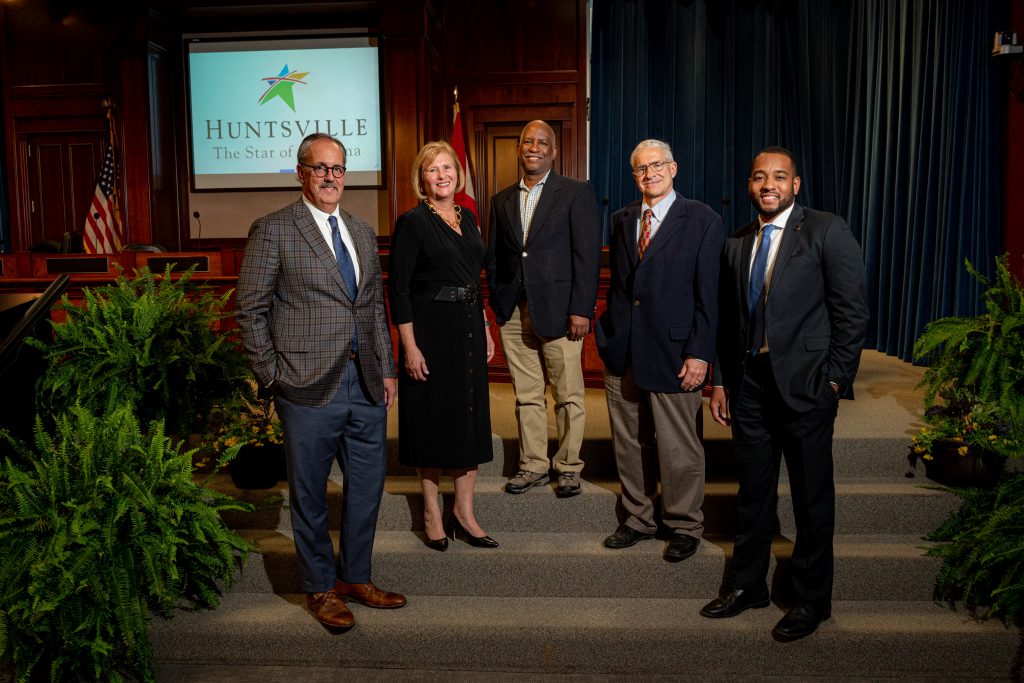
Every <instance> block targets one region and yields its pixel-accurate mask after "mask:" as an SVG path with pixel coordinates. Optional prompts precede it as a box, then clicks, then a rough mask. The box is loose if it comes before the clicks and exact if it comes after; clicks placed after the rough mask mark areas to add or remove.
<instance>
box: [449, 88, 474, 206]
mask: <svg viewBox="0 0 1024 683" xmlns="http://www.w3.org/2000/svg"><path fill="white" fill-rule="evenodd" d="M452 149H454V150H455V156H456V157H457V160H458V162H459V163H460V164H462V169H463V170H464V171H465V172H466V186H465V187H464V188H462V192H458V193H456V194H455V203H456V204H459V205H461V206H463V207H465V208H467V209H469V210H470V211H472V212H473V215H474V216H475V217H476V223H477V225H480V214H479V212H478V211H477V209H476V190H474V189H473V173H472V171H470V169H469V155H467V154H466V142H465V140H464V139H463V137H462V119H461V117H460V116H459V103H458V102H456V103H455V120H454V121H453V122H452Z"/></svg>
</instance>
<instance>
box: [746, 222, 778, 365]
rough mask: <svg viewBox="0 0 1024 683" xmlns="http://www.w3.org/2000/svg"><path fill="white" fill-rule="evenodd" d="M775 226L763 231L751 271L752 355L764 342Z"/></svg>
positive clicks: (749, 299)
mask: <svg viewBox="0 0 1024 683" xmlns="http://www.w3.org/2000/svg"><path fill="white" fill-rule="evenodd" d="M774 230H775V226H774V225H772V224H771V223H769V224H768V225H766V226H764V228H763V229H762V231H761V244H760V245H759V246H758V248H757V255H756V256H755V257H754V267H753V268H751V270H750V291H749V292H748V293H747V303H748V304H749V305H750V332H751V334H750V353H752V354H756V353H757V352H758V350H759V349H760V348H761V345H762V343H763V342H764V302H765V288H764V285H765V276H766V275H767V272H768V252H769V251H771V248H772V240H771V236H772V231H774Z"/></svg>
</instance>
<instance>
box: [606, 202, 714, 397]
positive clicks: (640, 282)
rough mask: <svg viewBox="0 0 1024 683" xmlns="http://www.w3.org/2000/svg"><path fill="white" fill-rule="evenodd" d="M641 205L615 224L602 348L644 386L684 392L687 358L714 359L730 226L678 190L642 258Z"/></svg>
mask: <svg viewBox="0 0 1024 683" xmlns="http://www.w3.org/2000/svg"><path fill="white" fill-rule="evenodd" d="M641 205H642V204H641V202H634V203H633V204H629V205H627V206H625V207H624V208H622V209H620V210H619V211H617V212H615V214H614V215H613V216H612V219H611V244H610V245H609V256H610V259H609V260H610V266H611V282H610V284H609V287H608V306H607V308H606V309H605V312H604V313H603V314H602V316H601V318H600V320H598V322H597V326H596V328H595V337H596V340H597V348H598V351H599V353H600V354H601V359H602V360H603V361H604V364H605V366H606V367H607V368H608V370H609V371H610V372H611V373H613V374H615V375H618V376H620V377H621V376H622V375H624V374H625V372H626V369H627V368H630V367H632V368H633V380H634V381H635V382H636V385H637V386H638V387H640V388H641V389H644V390H646V391H652V392H658V393H673V392H680V391H682V389H681V388H680V387H679V377H678V375H679V371H680V370H682V367H683V361H685V360H686V359H687V358H699V359H700V360H703V361H707V362H710V361H711V360H712V358H713V357H714V349H715V331H716V327H717V325H718V268H719V257H720V254H721V251H722V243H723V241H724V240H725V228H724V226H723V225H722V219H721V218H720V217H719V216H718V214H717V213H715V212H714V211H712V210H711V208H710V207H708V206H707V205H705V204H702V203H701V202H698V201H694V200H692V199H686V198H685V197H683V196H682V195H680V194H679V193H676V200H675V201H674V202H673V203H672V206H671V207H669V210H668V213H667V214H666V215H665V220H664V221H662V224H661V226H660V227H659V228H658V231H657V232H656V233H655V235H654V238H653V239H652V240H651V243H650V245H649V246H648V247H647V252H646V253H645V254H644V258H643V260H642V261H638V259H637V252H636V243H637V229H636V228H637V220H638V219H639V217H640V207H641Z"/></svg>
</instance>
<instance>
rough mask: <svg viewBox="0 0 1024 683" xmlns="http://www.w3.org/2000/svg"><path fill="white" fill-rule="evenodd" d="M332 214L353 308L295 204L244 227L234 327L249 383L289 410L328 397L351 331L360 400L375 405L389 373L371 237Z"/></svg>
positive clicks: (304, 211)
mask: <svg viewBox="0 0 1024 683" xmlns="http://www.w3.org/2000/svg"><path fill="white" fill-rule="evenodd" d="M338 213H339V214H340V215H341V218H342V220H343V221H344V222H345V225H346V226H348V229H349V231H350V232H351V234H352V239H353V241H354V242H355V248H356V255H357V257H358V259H359V268H360V281H359V286H358V290H359V292H358V295H357V296H356V298H355V301H353V300H352V299H351V298H350V292H348V290H347V288H346V287H345V282H344V280H343V279H342V277H341V273H340V271H339V270H338V262H337V261H336V260H335V257H334V254H333V253H332V252H331V249H330V247H329V246H328V245H327V242H326V241H325V240H324V237H323V234H322V233H321V232H320V229H319V228H318V227H317V225H316V222H315V221H314V220H313V216H312V214H311V213H310V212H309V209H308V208H307V207H306V205H305V204H304V203H303V201H302V200H301V199H299V200H298V201H296V202H295V203H293V204H290V205H289V206H286V207H284V208H283V209H280V210H278V211H275V212H274V213H272V214H269V215H267V216H264V217H262V218H259V219H257V220H256V222H254V223H253V224H252V227H251V228H250V229H249V239H248V241H247V242H246V245H245V258H244V260H243V261H242V268H241V270H240V272H239V274H238V291H237V297H236V310H237V319H238V325H239V327H240V328H241V330H242V342H243V344H244V346H245V351H246V353H247V354H248V356H249V361H250V362H251V364H252V368H253V372H254V373H255V375H256V379H257V381H258V382H259V383H260V384H261V385H263V386H268V385H270V384H271V383H273V385H274V390H275V391H276V392H277V393H279V394H280V395H282V396H283V397H284V398H285V399H286V400H288V401H290V402H292V403H295V404H297V405H303V406H311V407H322V406H324V405H326V404H327V403H328V402H329V401H330V400H331V398H333V397H334V395H335V394H336V393H337V391H338V388H339V387H340V386H341V377H342V374H343V373H344V370H345V366H346V364H347V363H348V362H349V355H350V351H351V348H352V333H353V331H354V330H356V329H358V331H359V353H358V357H357V362H358V363H359V366H360V369H361V370H362V372H363V379H364V381H365V384H366V388H367V390H368V391H369V394H370V397H371V398H373V400H375V401H377V402H380V401H382V400H383V399H384V383H383V378H384V377H394V376H395V361H394V356H393V353H392V347H391V335H390V332H389V330H388V324H387V317H386V314H385V310H384V289H383V284H382V280H381V271H380V259H379V258H378V256H377V238H376V233H375V232H374V230H373V228H371V227H370V226H369V225H367V224H366V223H365V222H364V221H362V220H361V219H359V218H357V217H356V216H353V215H352V214H350V213H347V212H345V211H343V210H341V209H339V210H338Z"/></svg>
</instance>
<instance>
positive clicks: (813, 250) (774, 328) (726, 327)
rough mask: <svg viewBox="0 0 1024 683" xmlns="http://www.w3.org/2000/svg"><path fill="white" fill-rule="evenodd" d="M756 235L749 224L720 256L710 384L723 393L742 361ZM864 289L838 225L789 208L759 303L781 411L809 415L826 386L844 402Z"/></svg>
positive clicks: (858, 262)
mask: <svg viewBox="0 0 1024 683" xmlns="http://www.w3.org/2000/svg"><path fill="white" fill-rule="evenodd" d="M757 230H758V223H757V221H754V222H753V223H750V224H748V225H745V226H744V227H742V228H740V229H739V230H737V231H736V232H734V233H733V234H732V235H730V236H729V238H728V239H727V240H726V242H725V248H724V249H723V250H722V272H721V277H720V286H721V289H720V292H719V328H718V330H719V331H718V345H717V346H718V363H717V364H716V367H715V383H716V384H724V386H725V387H726V388H727V389H729V390H730V392H735V391H736V390H737V389H738V388H739V384H740V380H741V379H742V377H743V364H744V362H745V360H746V358H747V357H748V348H747V347H748V344H749V340H748V335H749V332H748V329H749V327H748V326H749V313H748V304H747V291H748V285H749V280H750V255H751V250H752V249H753V245H754V239H755V237H756V235H757ZM864 281H865V276H864V263H863V261H862V259H861V252H860V247H859V246H858V245H857V242H856V241H855V240H854V239H853V234H852V233H851V232H850V228H849V226H847V225H846V222H845V221H844V220H843V219H842V218H840V217H838V216H834V215H832V214H830V213H825V212H823V211H815V210H813V209H804V208H802V207H801V206H799V205H797V206H795V207H794V208H793V212H792V213H791V214H790V217H789V221H788V224H787V225H786V229H785V231H784V232H783V233H782V243H781V244H780V245H779V251H778V254H777V256H776V259H775V265H774V268H773V271H772V277H771V286H770V287H769V290H768V294H767V299H766V300H765V336H766V337H767V339H768V349H769V358H770V360H771V366H772V371H773V372H774V375H775V380H776V383H777V384H778V387H779V391H780V392H781V394H782V399H783V400H784V401H785V403H786V405H787V406H788V407H789V408H792V409H793V410H797V411H806V410H810V409H811V408H813V407H814V406H815V405H816V404H817V402H818V397H820V395H821V392H822V391H824V390H825V384H826V383H827V382H835V383H836V384H838V385H839V387H840V392H841V395H845V396H852V394H851V393H850V387H851V386H852V385H853V379H854V377H855V376H856V374H857V366H858V365H859V364H860V352H861V349H862V347H863V346H864V339H865V337H866V335H867V326H868V305H867V295H866V293H865V282H864Z"/></svg>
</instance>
